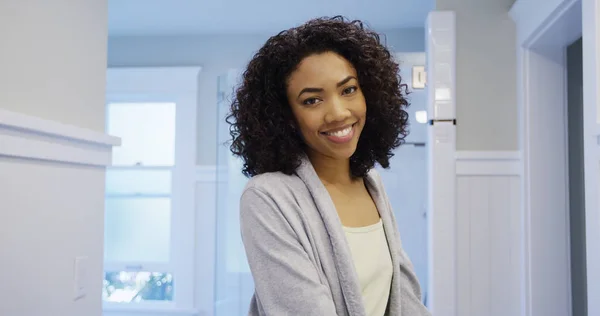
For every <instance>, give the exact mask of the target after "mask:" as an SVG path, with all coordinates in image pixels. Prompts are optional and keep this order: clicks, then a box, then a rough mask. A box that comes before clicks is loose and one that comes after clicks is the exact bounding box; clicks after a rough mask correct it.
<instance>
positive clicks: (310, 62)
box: [288, 52, 356, 90]
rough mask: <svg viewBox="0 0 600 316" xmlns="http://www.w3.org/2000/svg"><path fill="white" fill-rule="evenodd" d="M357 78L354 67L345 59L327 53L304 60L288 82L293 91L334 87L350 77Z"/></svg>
mask: <svg viewBox="0 0 600 316" xmlns="http://www.w3.org/2000/svg"><path fill="white" fill-rule="evenodd" d="M350 75H352V76H356V70H355V69H354V66H353V65H352V64H351V63H350V62H349V61H348V60H346V59H345V58H344V57H342V56H340V55H338V54H336V53H332V52H326V53H321V54H314V55H310V56H308V57H306V58H304V59H303V60H302V61H301V62H300V64H299V65H298V67H297V69H296V70H295V71H294V72H292V74H291V75H290V78H289V80H288V88H289V89H291V90H294V89H302V88H304V87H307V86H311V87H323V88H326V87H327V86H330V85H333V86H335V84H336V83H338V82H340V81H341V80H344V79H345V78H346V77H348V76H350Z"/></svg>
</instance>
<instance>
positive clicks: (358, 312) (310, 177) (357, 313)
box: [296, 157, 366, 316]
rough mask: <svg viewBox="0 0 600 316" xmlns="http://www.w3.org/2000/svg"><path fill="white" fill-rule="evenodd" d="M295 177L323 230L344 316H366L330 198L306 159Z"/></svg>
mask: <svg viewBox="0 0 600 316" xmlns="http://www.w3.org/2000/svg"><path fill="white" fill-rule="evenodd" d="M296 173H297V174H298V176H299V177H300V179H302V181H304V183H305V184H306V187H307V188H308V190H309V192H310V194H311V195H312V198H313V200H314V202H315V205H316V206H317V208H318V211H319V214H320V215H321V218H322V219H323V222H324V224H325V228H326V229H327V234H328V235H329V240H330V242H331V247H332V249H333V257H334V262H335V265H336V271H337V272H338V278H339V280H340V287H341V289H342V294H343V296H344V300H345V303H346V308H347V310H348V314H349V315H350V316H366V315H365V307H364V303H363V298H362V293H361V291H360V286H359V282H358V276H357V275H356V271H355V269H354V264H353V261H352V253H351V251H350V247H349V246H348V243H347V241H346V235H345V234H344V230H343V228H342V222H341V220H340V218H339V216H338V214H337V211H336V208H335V205H334V204H333V201H332V200H331V196H330V195H329V192H328V191H327V189H326V188H325V186H324V185H323V183H322V182H321V180H320V179H319V177H318V175H317V173H316V171H315V169H314V168H313V166H312V164H311V163H310V161H309V160H308V158H307V157H304V158H303V159H302V163H301V165H300V167H299V168H298V169H297V170H296Z"/></svg>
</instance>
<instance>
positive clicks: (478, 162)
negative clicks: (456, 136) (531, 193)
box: [456, 151, 522, 176]
mask: <svg viewBox="0 0 600 316" xmlns="http://www.w3.org/2000/svg"><path fill="white" fill-rule="evenodd" d="M521 168H522V166H521V152H520V151H457V152H456V175H457V176H468V175H487V176H494V175H497V176H501V175H521Z"/></svg>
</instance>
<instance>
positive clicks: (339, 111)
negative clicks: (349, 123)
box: [325, 98, 352, 123]
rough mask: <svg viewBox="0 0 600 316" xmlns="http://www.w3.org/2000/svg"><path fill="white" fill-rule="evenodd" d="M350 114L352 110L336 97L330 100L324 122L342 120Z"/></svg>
mask: <svg viewBox="0 0 600 316" xmlns="http://www.w3.org/2000/svg"><path fill="white" fill-rule="evenodd" d="M350 116H352V112H351V111H350V109H349V108H348V107H347V105H346V104H345V102H344V101H342V100H340V98H336V99H334V100H332V101H331V103H330V106H329V111H327V114H326V115H325V122H326V123H335V122H343V121H345V120H347V119H348V118H350Z"/></svg>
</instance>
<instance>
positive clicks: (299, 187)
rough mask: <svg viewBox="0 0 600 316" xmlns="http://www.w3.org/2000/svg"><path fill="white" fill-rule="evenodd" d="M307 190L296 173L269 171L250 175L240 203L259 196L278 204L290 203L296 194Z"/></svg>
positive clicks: (250, 200) (251, 200)
mask: <svg viewBox="0 0 600 316" xmlns="http://www.w3.org/2000/svg"><path fill="white" fill-rule="evenodd" d="M305 192H308V191H307V189H306V186H305V185H304V182H303V181H302V180H301V179H300V178H299V177H298V176H296V175H287V174H284V173H282V172H269V173H263V174H260V175H256V176H254V177H252V178H251V179H250V180H249V181H248V183H247V184H246V187H245V188H244V190H243V192H242V200H241V203H242V204H247V203H252V202H253V200H255V199H256V198H259V199H261V200H267V201H269V202H271V203H275V204H277V205H279V206H282V204H283V205H285V204H289V203H292V202H293V201H294V200H296V198H297V196H298V195H302V194H305Z"/></svg>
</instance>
